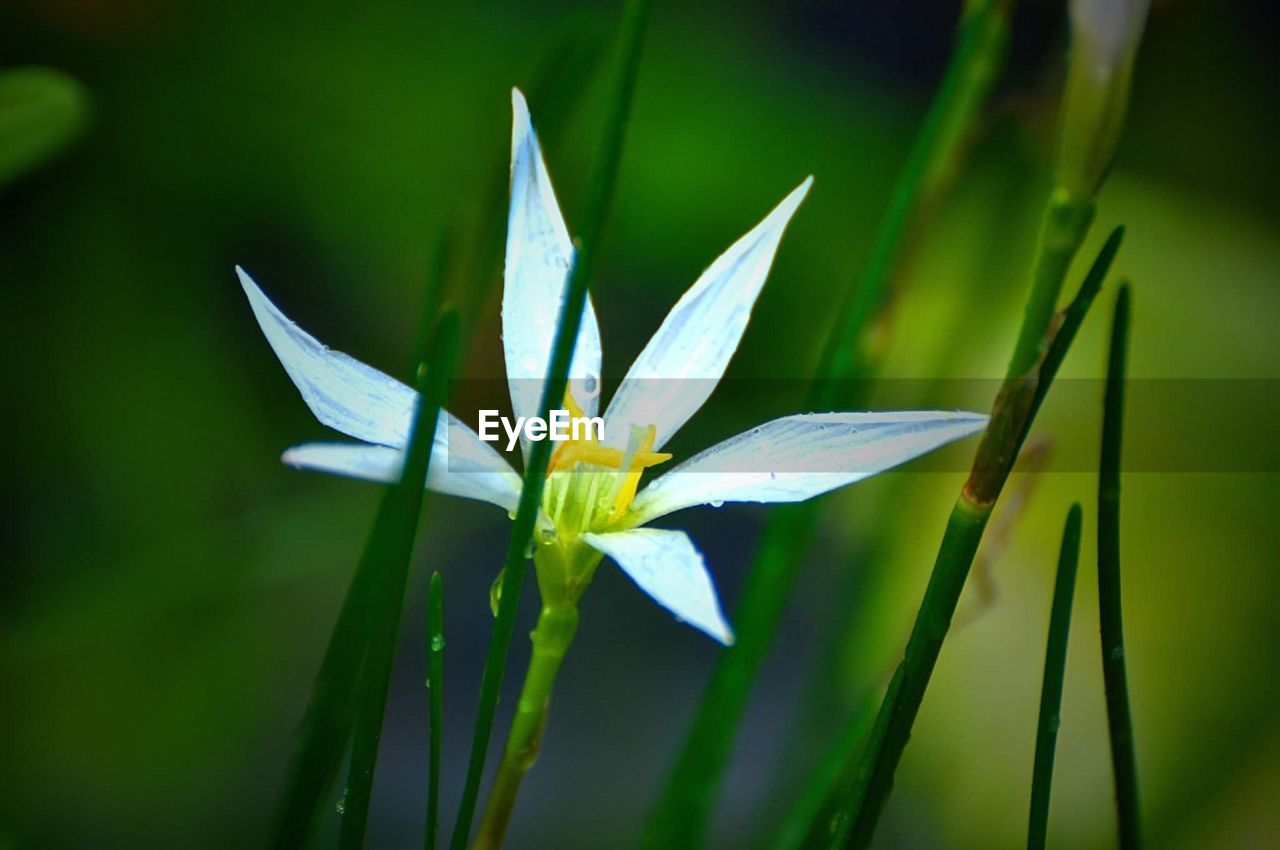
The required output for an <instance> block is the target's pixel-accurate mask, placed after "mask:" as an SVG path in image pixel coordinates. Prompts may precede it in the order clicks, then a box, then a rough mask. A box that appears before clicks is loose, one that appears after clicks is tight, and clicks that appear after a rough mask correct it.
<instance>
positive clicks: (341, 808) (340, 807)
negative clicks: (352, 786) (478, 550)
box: [334, 790, 347, 815]
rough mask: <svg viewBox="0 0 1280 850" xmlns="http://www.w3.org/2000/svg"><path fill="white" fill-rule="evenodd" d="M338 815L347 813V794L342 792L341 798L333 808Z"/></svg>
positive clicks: (344, 791)
mask: <svg viewBox="0 0 1280 850" xmlns="http://www.w3.org/2000/svg"><path fill="white" fill-rule="evenodd" d="M334 808H335V809H336V810H337V812H338V814H340V815H345V814H346V813H347V792H346V790H343V792H342V796H341V797H339V798H338V803H337V805H335V806H334Z"/></svg>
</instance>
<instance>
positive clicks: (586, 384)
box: [582, 373, 600, 396]
mask: <svg viewBox="0 0 1280 850" xmlns="http://www.w3.org/2000/svg"><path fill="white" fill-rule="evenodd" d="M582 391H583V392H584V393H586V394H587V395H588V396H593V395H595V394H596V393H598V392H599V391H600V379H599V377H597V376H596V375H595V374H592V373H587V376H586V377H585V378H583V379H582Z"/></svg>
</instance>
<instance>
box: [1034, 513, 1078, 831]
mask: <svg viewBox="0 0 1280 850" xmlns="http://www.w3.org/2000/svg"><path fill="white" fill-rule="evenodd" d="M1079 563H1080V504H1079V503H1076V504H1074V505H1072V506H1071V511H1070V513H1068V514H1067V527H1066V529H1065V530H1064V531H1063V532H1062V550H1061V551H1060V552H1059V554H1058V578H1057V581H1055V583H1054V586H1053V607H1052V608H1051V610H1050V613H1049V639H1048V641H1047V643H1046V646H1045V653H1044V682H1043V684H1042V685H1041V687H1040V720H1039V725H1038V726H1037V729H1036V754H1035V762H1034V766H1033V767H1032V770H1031V819H1030V824H1029V825H1028V827H1027V850H1044V846H1045V844H1044V842H1045V833H1046V831H1047V828H1048V825H1049V789H1050V787H1051V786H1052V784H1053V754H1054V748H1055V747H1056V746H1057V743H1058V719H1059V712H1060V710H1061V707H1062V678H1063V674H1064V673H1065V672H1066V668H1067V634H1068V632H1069V631H1070V629H1071V599H1072V597H1073V596H1074V595H1075V590H1076V567H1077V565H1078V564H1079Z"/></svg>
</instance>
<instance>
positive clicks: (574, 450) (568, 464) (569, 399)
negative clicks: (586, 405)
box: [547, 391, 671, 517]
mask: <svg viewBox="0 0 1280 850" xmlns="http://www.w3.org/2000/svg"><path fill="white" fill-rule="evenodd" d="M564 406H565V409H566V410H567V411H568V412H569V415H570V416H571V417H572V418H574V419H580V418H583V417H585V416H586V413H585V412H584V411H583V409H582V408H581V407H580V406H579V405H578V403H577V402H576V401H575V400H574V398H573V395H572V394H571V393H569V392H568V391H566V392H565V394H564ZM587 434H588V436H587V437H586V438H584V439H576V440H575V439H572V438H571V439H568V440H565V441H564V442H562V443H561V444H560V445H559V446H557V447H556V450H555V452H553V453H552V455H551V462H550V463H549V464H548V466H547V475H548V476H550V475H551V473H553V472H561V471H567V470H570V469H572V468H573V467H574V465H575V464H578V463H584V464H588V465H591V466H596V467H604V468H608V469H616V470H618V471H619V472H621V473H622V480H621V482H620V483H619V485H618V489H617V491H616V493H615V495H614V499H613V505H612V506H611V508H610V511H609V514H610V516H611V517H617V516H621V515H622V514H624V513H625V512H626V511H627V509H628V508H630V507H631V502H632V500H633V499H635V497H636V489H637V488H638V487H639V486H640V476H641V475H643V474H644V471H645V470H646V469H649V468H650V467H654V466H657V465H658V464H660V463H665V462H666V461H668V460H671V455H670V454H668V453H667V452H655V451H653V446H654V443H656V442H657V439H658V429H657V428H656V427H654V426H653V425H650V426H648V427H647V428H645V429H644V432H643V434H642V436H641V437H640V442H639V443H638V444H637V445H635V450H634V451H632V452H625V451H623V450H622V449H615V448H611V447H608V446H602V445H600V443H599V442H598V441H597V440H596V439H595V438H594V437H592V436H590V435H591V429H589V428H588V429H587ZM624 467H625V468H624Z"/></svg>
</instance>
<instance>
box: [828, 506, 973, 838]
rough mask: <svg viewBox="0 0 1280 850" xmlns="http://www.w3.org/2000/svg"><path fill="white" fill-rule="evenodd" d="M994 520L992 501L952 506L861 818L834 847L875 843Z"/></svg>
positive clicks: (871, 763) (889, 700)
mask: <svg viewBox="0 0 1280 850" xmlns="http://www.w3.org/2000/svg"><path fill="white" fill-rule="evenodd" d="M990 518H991V506H990V505H981V504H977V503H975V502H973V501H971V500H970V499H969V498H968V497H967V496H964V495H961V497H960V498H959V499H958V500H957V501H956V504H955V507H954V508H952V510H951V518H950V519H949V520H948V521H947V529H946V531H945V532H944V533H943V535H942V543H941V545H940V546H939V547H938V557H937V559H936V560H935V561H934V564H933V573H932V574H931V575H930V576H929V586H928V587H927V588H926V589H925V593H924V601H922V602H921V603H920V612H919V613H918V614H917V615H916V622H915V626H914V627H913V628H912V629H911V637H910V638H909V639H908V640H907V649H906V653H905V654H904V656H903V659H902V663H901V664H900V665H899V667H898V672H897V674H896V675H895V676H894V681H893V683H891V684H890V686H889V690H888V691H887V692H886V693H885V699H884V702H883V703H882V704H881V706H880V714H879V717H878V718H877V720H876V725H875V728H874V729H873V730H872V733H871V742H870V744H869V746H868V747H867V754H868V755H869V756H874V755H875V754H881V756H882V757H881V758H874V757H871V758H864V759H863V762H862V765H861V767H860V768H859V772H858V779H857V782H856V783H855V785H854V791H853V799H854V800H855V801H857V803H856V805H855V806H854V807H853V810H854V811H856V812H857V817H856V818H855V819H853V820H851V821H850V822H848V823H846V824H844V825H843V827H842V829H841V831H840V834H839V835H838V836H837V839H836V841H833V842H832V846H843V845H845V844H846V843H847V844H848V845H849V846H853V847H865V846H867V844H869V843H870V841H871V834H872V832H873V831H874V829H875V824H876V820H877V819H878V817H879V814H880V808H881V807H882V806H883V805H884V802H885V801H886V800H887V799H888V798H889V790H890V789H891V788H892V786H893V774H894V771H895V770H896V769H897V767H898V761H899V759H901V758H902V752H903V750H905V749H906V746H907V740H908V739H909V738H910V737H911V726H912V724H914V723H915V719H916V714H917V713H918V712H919V711H920V704H921V702H923V701H924V692H925V689H926V688H927V687H928V686H929V677H930V676H931V675H932V674H933V666H934V664H936V663H937V661H938V653H939V652H940V651H941V650H942V642H943V641H944V640H946V637H947V631H948V630H949V629H950V628H951V617H952V615H954V614H955V611H956V603H957V602H959V600H960V591H961V590H963V589H964V582H965V579H966V578H967V577H968V575H969V567H970V566H971V565H972V564H973V558H974V555H975V554H977V551H978V544H979V543H980V542H981V541H982V532H983V531H984V530H985V529H986V527H987V520H988V519H990Z"/></svg>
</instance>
